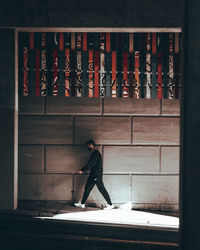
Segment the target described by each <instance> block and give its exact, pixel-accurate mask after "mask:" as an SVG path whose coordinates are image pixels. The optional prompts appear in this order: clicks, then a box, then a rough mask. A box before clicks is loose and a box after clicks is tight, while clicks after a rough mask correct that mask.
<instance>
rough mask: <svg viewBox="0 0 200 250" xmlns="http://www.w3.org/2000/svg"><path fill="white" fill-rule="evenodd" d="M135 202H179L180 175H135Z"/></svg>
mask: <svg viewBox="0 0 200 250" xmlns="http://www.w3.org/2000/svg"><path fill="white" fill-rule="evenodd" d="M132 202H133V203H171V202H176V203H178V202H179V176H178V175H177V176H173V175H171V176H170V175H168V176H164V175H163V176H162V175H158V176H156V175H147V176H145V175H137V176H136V175H135V176H133V177H132Z"/></svg>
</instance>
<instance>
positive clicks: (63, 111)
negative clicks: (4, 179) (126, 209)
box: [19, 97, 180, 211]
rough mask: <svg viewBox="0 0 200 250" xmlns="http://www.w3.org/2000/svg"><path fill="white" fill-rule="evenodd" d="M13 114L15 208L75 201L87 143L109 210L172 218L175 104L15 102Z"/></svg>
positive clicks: (176, 142) (50, 99)
mask: <svg viewBox="0 0 200 250" xmlns="http://www.w3.org/2000/svg"><path fill="white" fill-rule="evenodd" d="M19 114H20V115H19V199H20V200H59V201H67V202H69V203H71V202H72V201H73V200H78V199H80V198H81V196H82V192H83V187H84V184H85V181H86V177H87V176H86V175H84V176H80V175H77V174H75V173H76V172H77V170H79V169H80V168H81V167H82V166H83V165H84V164H85V163H86V162H87V160H88V158H89V154H90V153H89V152H88V151H87V150H86V146H85V142H86V141H87V140H88V139H89V138H93V139H94V140H95V141H96V143H97V145H98V149H99V150H100V152H101V153H102V155H103V161H104V181H105V185H106V187H107V189H108V191H109V193H110V195H111V198H112V201H113V202H114V203H115V204H122V203H126V202H128V201H131V202H132V203H133V207H135V208H146V209H156V210H158V209H161V210H169V211H174V210H178V203H179V199H178V196H179V144H180V143H179V130H180V126H179V119H180V117H179V116H180V111H179V100H158V99H152V100H147V99H143V100H142V99H139V100H136V99H128V98H127V99H126V98H122V99H118V98H116V99H115V98H110V99H106V98H105V99H100V98H92V99H91V98H75V97H74V98H73V97H72V98H66V97H20V98H19ZM88 202H89V203H96V204H101V203H104V200H103V199H102V197H101V195H100V194H99V193H98V192H97V189H96V188H95V189H94V190H93V191H92V193H91V195H90V197H89V200H88Z"/></svg>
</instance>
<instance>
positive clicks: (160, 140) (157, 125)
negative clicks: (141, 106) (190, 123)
mask: <svg viewBox="0 0 200 250" xmlns="http://www.w3.org/2000/svg"><path fill="white" fill-rule="evenodd" d="M133 143H134V144H158V145H159V144H164V145H168V144H176V145H177V144H178V145H179V144H180V119H179V118H176V117H135V118H134V119H133Z"/></svg>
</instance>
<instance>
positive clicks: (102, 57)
mask: <svg viewBox="0 0 200 250" xmlns="http://www.w3.org/2000/svg"><path fill="white" fill-rule="evenodd" d="M105 73H106V72H105V33H100V84H99V87H100V88H99V91H100V97H104V96H105V77H106V74H105Z"/></svg>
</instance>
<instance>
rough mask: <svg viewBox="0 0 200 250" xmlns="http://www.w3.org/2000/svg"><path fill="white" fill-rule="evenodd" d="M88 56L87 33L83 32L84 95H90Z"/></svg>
mask: <svg viewBox="0 0 200 250" xmlns="http://www.w3.org/2000/svg"><path fill="white" fill-rule="evenodd" d="M87 70H88V58H87V33H86V32H84V33H83V52H82V71H83V72H82V89H83V90H82V96H84V97H87V96H88V87H89V83H88V81H89V79H88V73H87Z"/></svg>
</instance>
